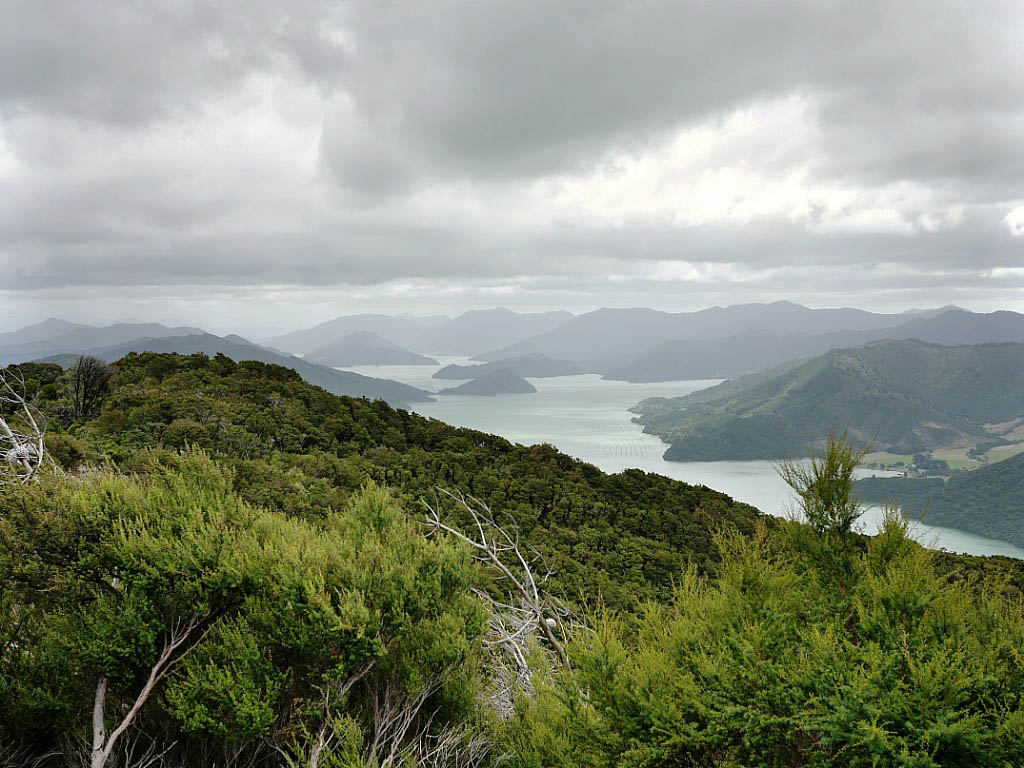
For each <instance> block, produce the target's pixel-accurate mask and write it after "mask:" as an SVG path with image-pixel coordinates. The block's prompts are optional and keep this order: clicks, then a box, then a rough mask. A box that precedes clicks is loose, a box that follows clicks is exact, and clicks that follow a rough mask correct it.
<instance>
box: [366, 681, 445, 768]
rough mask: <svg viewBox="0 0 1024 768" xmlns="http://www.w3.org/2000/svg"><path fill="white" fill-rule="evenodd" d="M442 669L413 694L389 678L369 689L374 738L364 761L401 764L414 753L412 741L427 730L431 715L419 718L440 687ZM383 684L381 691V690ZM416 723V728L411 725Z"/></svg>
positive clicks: (383, 767) (388, 767)
mask: <svg viewBox="0 0 1024 768" xmlns="http://www.w3.org/2000/svg"><path fill="white" fill-rule="evenodd" d="M443 678H444V673H443V672H442V673H440V674H437V675H434V676H433V677H432V678H431V679H430V680H428V681H427V682H426V683H425V684H424V685H423V686H422V688H420V690H419V691H417V692H416V693H415V694H410V693H407V692H406V691H404V690H402V689H401V688H400V687H399V684H398V683H396V682H394V681H391V680H389V681H388V682H387V683H386V684H385V685H383V686H374V687H373V688H371V690H370V705H371V713H372V717H373V740H372V741H371V742H370V747H369V749H368V751H367V755H366V764H367V765H373V766H377V765H379V766H380V767H381V768H391V766H398V765H403V764H406V763H407V762H409V760H408V758H410V757H415V754H411V753H412V752H414V749H415V747H414V746H412V745H414V744H417V743H419V742H420V741H421V740H422V739H423V737H424V736H425V735H426V734H427V733H429V732H430V724H431V721H432V720H433V715H430V716H429V717H426V718H424V719H423V720H420V719H419V716H420V712H421V711H422V709H423V705H424V704H426V702H427V700H428V699H430V697H431V696H433V695H434V694H435V693H436V692H437V691H438V689H440V687H441V683H442V680H443ZM381 688H383V691H382V690H381ZM414 724H416V725H417V728H416V731H415V732H414V733H410V729H411V728H412V727H413V726H414Z"/></svg>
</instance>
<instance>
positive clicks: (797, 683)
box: [0, 353, 1024, 768]
mask: <svg viewBox="0 0 1024 768" xmlns="http://www.w3.org/2000/svg"><path fill="white" fill-rule="evenodd" d="M11 373H13V374H15V376H14V377H13V379H12V380H14V381H16V383H17V386H18V387H23V388H24V390H25V392H26V394H27V395H28V396H29V397H30V399H31V401H32V402H34V403H35V404H36V405H37V406H38V407H39V408H40V409H41V411H42V412H43V413H45V414H47V415H48V416H49V417H50V430H49V432H48V435H47V446H48V448H49V453H50V455H51V457H52V458H54V459H55V461H56V462H57V464H58V465H59V467H60V468H62V470H63V471H57V469H55V468H48V469H45V470H44V471H43V472H42V473H41V474H40V475H38V476H37V479H36V480H26V481H24V482H22V480H20V479H18V478H19V477H20V476H19V475H17V474H11V473H12V472H14V473H17V471H18V468H17V466H14V465H12V466H10V467H0V472H3V471H5V470H6V472H7V473H6V474H0V481H3V482H4V485H3V486H2V489H3V490H2V493H0V722H2V723H3V724H4V725H3V728H2V729H0V765H10V766H15V765H17V766H21V765H35V766H40V767H43V766H53V768H71V766H76V765H92V766H94V767H95V768H114V767H115V766H117V767H120V766H128V765H135V766H139V765H152V766H159V765H166V766H175V767H176V766H182V767H184V766H193V765H197V766H198V765H203V766H206V765H210V766H212V765H228V766H230V765H235V766H240V765H247V766H252V768H279V767H281V768H283V767H284V766H308V767H309V768H313V767H314V766H316V767H317V768H326V767H327V766H333V767H334V768H369V767H371V766H373V767H374V768H383V767H384V766H392V768H399V766H410V767H411V766H418V767H419V768H429V767H433V768H440V766H446V767H447V766H460V765H461V766H467V767H475V768H497V767H498V766H510V767H513V768H551V767H552V766H560V767H562V768H575V766H578V765H589V766H625V765H630V766H636V767H637V768H660V767H661V766H669V765H709V766H710V765H721V766H739V765H765V766H767V765H773V766H774V765H778V766H793V767H794V768H796V766H838V765H907V766H910V765H913V766H921V767H922V768H926V767H927V768H939V767H940V766H941V767H942V768H946V767H947V766H957V767H958V768H959V767H961V766H962V767H964V768H966V767H967V766H971V767H972V768H973V766H978V765H985V766H989V765H991V766H993V767H996V766H1005V765H1019V764H1021V760H1022V759H1024V728H1022V727H1021V725H1022V724H1024V719H1022V717H1021V708H1020V702H1021V701H1022V700H1024V677H1022V675H1021V670H1020V664H1019V649H1020V647H1021V643H1022V642H1024V614H1022V613H1021V607H1020V594H1021V591H1020V589H1021V586H1022V585H1024V571H1022V569H1021V563H1020V562H1018V561H1012V560H1009V559H1006V558H968V557H959V556H953V555H948V554H942V553H935V552H930V551H928V550H925V549H923V548H922V547H920V546H918V545H917V544H915V543H914V542H913V541H911V540H910V539H909V538H908V536H907V531H906V528H905V525H904V524H903V523H902V522H901V521H900V520H899V519H897V518H894V517H890V518H889V519H888V520H887V521H886V522H885V525H884V528H883V530H882V532H881V533H880V535H878V536H877V537H875V538H873V539H871V540H868V539H867V537H864V536H861V535H859V534H856V533H855V532H853V531H852V530H851V524H852V522H853V518H854V517H855V514H856V512H855V510H853V508H852V506H851V505H850V499H851V497H850V495H849V489H850V487H851V478H852V473H853V469H854V464H855V462H856V459H855V452H853V451H852V448H851V447H850V446H848V445H846V444H836V451H835V452H834V453H831V454H830V456H831V457H832V458H830V459H829V461H828V463H826V462H824V461H823V462H821V463H819V465H817V469H818V470H821V471H817V470H816V471H815V472H814V473H811V474H807V475H806V477H807V478H808V480H807V482H806V484H805V485H801V483H802V482H803V481H801V480H799V479H796V480H793V482H794V485H796V486H797V488H796V489H797V490H798V491H800V498H801V499H803V501H804V510H805V513H806V515H807V519H808V520H809V521H810V522H811V525H804V524H801V523H797V522H792V521H778V520H772V519H766V518H763V517H761V516H759V514H758V513H757V511H756V510H755V509H754V508H752V507H750V506H747V505H744V504H737V503H735V502H733V501H732V500H731V499H729V498H728V497H727V496H725V495H723V494H721V493H717V492H715V491H713V490H710V489H707V488H704V487H698V486H691V485H687V484H685V483H680V482H676V481H672V480H669V479H668V478H664V477H659V476H655V475H648V474H645V473H643V472H639V471H628V472H624V473H620V474H616V475H606V474H604V473H602V472H600V471H598V470H597V469H596V468H595V467H593V466H590V465H587V464H584V463H581V462H578V461H574V460H573V459H571V458H570V457H568V456H565V455H564V454H561V453H559V452H558V451H556V450H554V449H553V448H551V447H550V446H533V447H524V446H518V445H513V444H511V443H509V442H507V441H505V440H502V439H500V438H497V437H494V436H491V435H486V434H483V433H480V432H476V431H473V430H466V429H457V428H454V427H450V426H447V425H445V424H443V423H441V422H438V421H434V420H430V419H425V418H422V417H419V416H416V415H413V414H409V413H407V412H405V411H401V410H396V409H393V408H391V407H389V406H388V405H386V404H385V403H384V402H381V401H373V402H371V401H369V400H365V399H356V398H350V397H339V396H335V395H332V394H329V393H328V392H326V391H324V390H323V389H320V388H318V387H315V386H312V385H310V384H309V383H307V382H304V381H303V380H302V379H301V378H300V376H299V375H298V374H297V373H296V372H295V371H293V370H290V369H288V368H284V367H281V366H276V365H267V364H265V363H260V362H256V361H244V362H235V361H232V360H231V359H230V358H228V357H226V356H224V355H218V356H216V357H214V358H212V359H211V358H208V357H206V356H204V355H200V354H195V355H189V356H182V355H174V354H155V353H144V354H132V355H128V356H127V357H125V358H123V359H122V360H119V361H118V362H117V364H116V371H115V373H114V376H113V379H112V380H110V381H109V382H108V383H109V389H104V390H101V391H100V396H101V400H100V404H99V407H97V408H90V409H88V410H87V411H75V410H73V409H71V408H70V407H69V406H70V405H72V403H71V402H70V401H69V387H68V384H69V379H68V375H67V373H66V372H65V371H63V370H62V369H61V368H60V367H59V366H56V365H47V364H26V365H24V366H21V367H20V368H19V369H18V370H17V371H13V372H11ZM104 386H106V385H104ZM15 405H16V403H14V402H11V401H9V400H8V401H4V402H3V403H0V416H2V417H3V418H4V419H5V420H8V421H14V420H16V418H17V416H16V410H17V409H16V407H14V406H15ZM75 413H77V414H79V415H78V416H75V415H73V414H75ZM842 457H845V458H842ZM833 459H835V460H833ZM826 466H827V467H832V469H824V468H825V467H826ZM792 477H795V476H792ZM811 477H814V478H816V479H814V480H810V478H811ZM438 487H440V488H444V489H452V490H453V491H455V492H464V493H467V494H472V496H473V497H475V498H476V499H479V500H480V502H482V503H484V504H487V505H489V506H490V507H491V509H492V510H493V514H494V518H495V521H500V525H501V526H503V527H504V530H505V533H499V532H498V531H499V529H498V528H497V527H496V526H495V525H494V524H493V523H492V522H491V521H490V520H489V519H487V518H486V517H485V518H483V519H482V522H481V518H479V517H478V518H473V517H472V515H471V514H470V513H469V511H468V508H467V507H461V506H459V505H458V504H453V503H450V502H451V501H452V498H451V497H446V496H444V495H443V493H439V492H438V491H437V488H438ZM424 501H426V502H429V503H430V504H431V505H433V507H434V508H435V509H438V510H440V511H441V514H443V520H444V521H445V525H447V526H448V527H441V526H440V520H441V519H442V518H441V517H438V518H436V519H437V520H438V525H434V524H433V523H432V518H431V516H430V515H428V514H427V511H426V510H425V508H424V506H423V502H424ZM471 503H473V504H477V509H480V507H479V504H478V502H471ZM851 512H852V516H851V514H850V513H851ZM451 526H454V528H453V527H451ZM460 528H461V530H462V531H463V532H464V535H468V536H476V533H477V531H479V536H480V539H479V540H480V541H483V542H485V543H484V544H482V545H480V546H482V547H483V548H484V550H486V551H488V552H489V553H490V554H486V555H485V554H482V553H481V552H480V549H479V548H474V546H470V544H469V543H468V540H467V539H465V538H460V537H459V529H460ZM465 532H468V533H465ZM506 534H507V535H506ZM488 537H490V541H491V542H492V543H491V544H490V545H488V544H486V542H487V540H488ZM494 542H498V543H497V544H495V543H494ZM495 560H497V563H498V564H497V565H495ZM534 574H535V575H536V576H537V577H538V578H537V579H536V580H535V579H534V578H533V575H534ZM545 574H550V578H549V579H546V578H545ZM517 585H518V595H519V597H518V599H517V598H516V590H517ZM534 587H535V588H534ZM509 592H511V593H512V594H511V595H510V594H509ZM382 755H385V758H384V759H382V757H381V756H382Z"/></svg>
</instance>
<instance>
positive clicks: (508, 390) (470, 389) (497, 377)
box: [437, 368, 537, 397]
mask: <svg viewBox="0 0 1024 768" xmlns="http://www.w3.org/2000/svg"><path fill="white" fill-rule="evenodd" d="M536 391H537V389H536V388H535V387H534V386H533V384H531V383H530V382H528V381H527V380H526V379H524V378H523V377H522V376H516V375H515V374H514V373H512V371H508V370H505V369H504V368H498V369H496V370H493V371H490V372H489V373H485V374H484V375H483V376H481V377H480V378H477V379H473V380H472V381H467V382H466V383H465V384H460V385H459V386H457V387H449V388H448V389H442V390H441V391H440V392H438V393H437V394H439V395H482V396H484V397H493V396H494V395H520V394H529V393H531V392H536Z"/></svg>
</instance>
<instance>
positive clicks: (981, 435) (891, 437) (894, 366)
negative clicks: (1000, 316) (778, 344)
mask: <svg viewBox="0 0 1024 768" xmlns="http://www.w3.org/2000/svg"><path fill="white" fill-rule="evenodd" d="M633 410H634V412H636V413H637V414H638V418H637V420H638V421H639V422H640V423H641V424H643V425H644V428H645V430H646V431H648V432H651V433H653V434H656V435H658V436H659V437H661V438H662V439H663V440H665V441H666V442H668V443H670V447H669V448H668V450H667V451H666V453H665V458H667V459H670V460H676V461H716V460H727V459H737V460H739V459H777V458H781V457H782V456H784V455H791V456H800V455H805V452H806V451H807V448H808V447H809V446H812V445H815V444H818V443H820V442H821V441H822V440H823V439H824V437H825V435H827V434H828V432H829V430H830V429H838V430H840V431H841V430H843V429H848V430H849V431H850V433H851V434H852V435H853V436H854V437H855V438H857V439H859V440H860V441H862V442H863V443H865V444H871V445H872V446H873V447H874V448H875V450H886V451H890V452H892V453H897V454H914V453H921V452H928V451H931V450H934V449H936V448H949V447H956V448H974V447H977V446H991V445H997V444H1004V443H1007V442H1008V440H1007V438H1004V437H999V436H996V435H994V434H993V433H992V432H991V431H989V430H986V429H985V428H984V427H985V425H986V424H993V423H999V422H1006V421H1009V420H1012V419H1014V418H1016V417H1018V416H1020V415H1022V414H1024V344H984V345H976V346H961V347H943V346H939V345H934V344H926V343H924V342H919V341H880V342H873V343H870V344H867V345H865V346H862V347H855V348H852V349H840V350H832V351H831V352H828V353H826V354H824V355H821V356H819V357H816V358H814V359H812V360H809V361H807V362H804V363H790V364H787V365H783V366H780V367H779V368H776V369H773V370H771V371H767V372H763V373H760V374H755V375H753V376H749V377H744V378H741V379H737V380H734V381H729V382H725V383H723V384H721V385H719V386H717V387H712V388H710V389H706V390H702V391H700V392H696V393H694V394H692V395H688V396H686V397H680V398H672V399H666V398H652V399H648V400H644V401H643V402H641V403H639V404H638V405H637V406H636V407H635V408H634V409H633Z"/></svg>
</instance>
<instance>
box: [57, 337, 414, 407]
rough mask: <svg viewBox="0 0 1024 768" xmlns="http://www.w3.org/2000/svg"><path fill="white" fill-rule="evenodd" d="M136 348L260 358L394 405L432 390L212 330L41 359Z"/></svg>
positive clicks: (68, 361) (332, 388)
mask: <svg viewBox="0 0 1024 768" xmlns="http://www.w3.org/2000/svg"><path fill="white" fill-rule="evenodd" d="M133 352H134V353H142V352H157V353H172V354H179V355H194V354H203V355H226V356H227V357H229V358H231V359H232V360H258V361H260V362H263V363H269V364H272V365H281V366H284V367H286V368H290V369H292V370H293V371H295V372H296V373H298V374H299V375H300V376H301V377H302V378H303V379H305V380H306V381H308V382H309V383H310V384H315V385H316V386H318V387H323V388H324V389H326V390H327V391H328V392H333V393H334V394H336V395H350V396H352V397H368V398H371V399H380V400H386V401H387V402H389V403H391V404H392V405H404V404H406V403H417V402H423V401H426V400H430V399H431V398H430V394H429V393H428V392H425V391H424V390H422V389H418V388H416V387H410V386H409V385H408V384H403V383H401V382H399V381H391V380H389V379H377V378H373V377H371V376H362V375H360V374H358V373H353V372H352V371H337V370H335V369H333V368H329V367H328V366H326V365H317V364H315V363H311V362H307V361H306V360H303V359H301V358H298V357H294V356H292V355H284V354H278V353H277V352H274V351H273V350H270V349H267V348H266V347H261V346H259V345H257V344H253V343H252V342H251V341H249V340H247V339H243V338H242V337H241V336H235V335H234V334H231V335H228V336H215V335H213V334H212V333H193V334H188V335H186V336H170V337H166V338H141V339H133V340H132V341H129V342H126V343H124V344H116V345H114V346H109V347H98V348H93V349H86V350H84V351H82V350H79V352H78V353H76V354H73V355H68V354H62V355H56V356H54V357H52V358H44V359H43V360H42V361H41V362H53V363H57V364H58V365H66V366H70V365H72V364H73V363H74V361H75V360H77V359H78V357H79V356H80V355H82V354H85V355H90V356H92V357H98V358H100V359H102V360H107V361H111V362H112V361H114V360H119V359H120V358H122V357H124V356H125V355H128V354H130V353H133Z"/></svg>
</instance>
